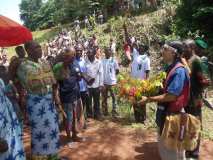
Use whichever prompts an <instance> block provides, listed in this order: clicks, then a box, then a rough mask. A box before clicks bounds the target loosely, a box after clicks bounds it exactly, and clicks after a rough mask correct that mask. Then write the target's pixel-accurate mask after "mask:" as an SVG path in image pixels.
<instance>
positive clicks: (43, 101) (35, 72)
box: [17, 60, 60, 160]
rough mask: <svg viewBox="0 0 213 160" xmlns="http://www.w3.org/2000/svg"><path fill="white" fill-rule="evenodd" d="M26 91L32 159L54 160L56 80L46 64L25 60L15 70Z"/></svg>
mask: <svg viewBox="0 0 213 160" xmlns="http://www.w3.org/2000/svg"><path fill="white" fill-rule="evenodd" d="M17 75H18V78H19V80H20V82H21V84H22V85H23V87H24V88H25V89H26V90H27V94H28V95H27V112H28V116H29V120H30V126H31V148H32V159H33V160H37V159H57V153H58V150H59V146H60V145H59V126H58V114H57V112H56V108H55V105H54V102H53V97H52V84H54V83H55V79H54V76H53V73H52V70H51V67H50V66H49V64H47V63H44V62H39V63H35V62H32V61H30V60H25V61H23V62H22V64H21V65H20V66H19V68H18V71H17Z"/></svg>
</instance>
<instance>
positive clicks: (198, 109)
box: [185, 106, 202, 158]
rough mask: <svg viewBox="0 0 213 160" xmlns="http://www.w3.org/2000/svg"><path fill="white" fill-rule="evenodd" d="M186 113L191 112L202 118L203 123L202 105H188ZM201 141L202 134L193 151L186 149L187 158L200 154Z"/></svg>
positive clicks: (196, 156)
mask: <svg viewBox="0 0 213 160" xmlns="http://www.w3.org/2000/svg"><path fill="white" fill-rule="evenodd" d="M185 111H186V113H189V114H191V115H193V116H195V117H197V118H198V119H200V121H201V123H202V108H201V106H199V107H192V106H188V107H186V108H185ZM200 141H201V135H199V137H198V144H197V147H196V148H195V149H194V150H193V151H186V157H187V158H198V157H199V154H200Z"/></svg>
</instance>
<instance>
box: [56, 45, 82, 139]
mask: <svg viewBox="0 0 213 160" xmlns="http://www.w3.org/2000/svg"><path fill="white" fill-rule="evenodd" d="M74 59H75V51H74V50H73V49H66V50H65V52H64V53H63V54H62V62H59V63H57V64H56V65H55V66H54V67H53V71H54V74H55V77H56V79H57V80H58V84H59V97H60V101H61V103H62V106H63V108H64V110H65V113H66V116H67V119H66V133H67V137H69V138H71V134H70V133H71V132H72V140H73V141H79V140H81V139H80V138H79V137H78V136H77V131H78V130H79V129H80V128H82V127H83V123H84V121H83V109H82V103H81V99H80V89H79V84H78V82H79V79H80V75H79V74H80V69H79V66H78V64H77V63H75V62H74Z"/></svg>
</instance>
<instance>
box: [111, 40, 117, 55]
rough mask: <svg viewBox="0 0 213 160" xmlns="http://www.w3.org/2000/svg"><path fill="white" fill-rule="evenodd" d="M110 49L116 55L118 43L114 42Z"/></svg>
mask: <svg viewBox="0 0 213 160" xmlns="http://www.w3.org/2000/svg"><path fill="white" fill-rule="evenodd" d="M110 48H111V51H112V53H113V54H115V53H116V43H115V42H112V44H111V47H110Z"/></svg>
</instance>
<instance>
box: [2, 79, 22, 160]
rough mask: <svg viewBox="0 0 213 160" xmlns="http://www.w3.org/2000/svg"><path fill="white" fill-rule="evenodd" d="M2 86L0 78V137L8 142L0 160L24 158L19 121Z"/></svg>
mask: <svg viewBox="0 0 213 160" xmlns="http://www.w3.org/2000/svg"><path fill="white" fill-rule="evenodd" d="M4 87H5V86H4V83H3V81H2V80H1V79H0V138H3V139H4V140H6V142H7V144H8V150H7V151H6V152H4V153H0V160H25V159H26V158H25V152H24V147H23V143H22V134H21V127H20V123H19V120H18V118H17V115H16V112H15V110H14V107H13V106H12V103H11V102H10V101H9V99H8V98H7V97H6V96H5V94H4Z"/></svg>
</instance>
